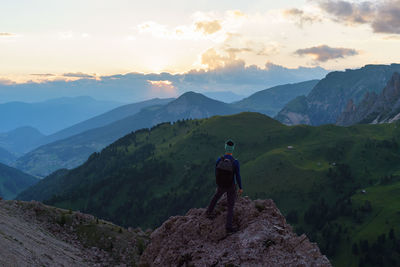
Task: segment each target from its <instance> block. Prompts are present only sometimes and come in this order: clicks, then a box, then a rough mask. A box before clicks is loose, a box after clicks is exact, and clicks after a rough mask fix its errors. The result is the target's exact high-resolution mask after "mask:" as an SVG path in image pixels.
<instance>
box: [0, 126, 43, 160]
mask: <svg viewBox="0 0 400 267" xmlns="http://www.w3.org/2000/svg"><path fill="white" fill-rule="evenodd" d="M44 138H45V135H43V134H42V133H41V132H39V131H38V130H37V129H35V128H33V127H29V126H25V127H19V128H17V129H15V130H12V131H9V132H7V133H0V147H2V148H4V149H6V150H8V151H10V152H12V153H14V154H15V155H18V156H20V155H22V154H25V153H27V152H29V151H31V150H32V149H34V148H36V147H38V146H39V145H40V144H41V143H43V141H44Z"/></svg>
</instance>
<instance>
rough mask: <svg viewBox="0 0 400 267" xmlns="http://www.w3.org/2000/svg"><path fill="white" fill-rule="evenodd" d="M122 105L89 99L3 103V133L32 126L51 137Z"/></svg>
mask: <svg viewBox="0 0 400 267" xmlns="http://www.w3.org/2000/svg"><path fill="white" fill-rule="evenodd" d="M118 106H121V103H117V102H111V101H97V100H95V99H93V98H91V97H88V96H81V97H63V98H56V99H50V100H47V101H44V102H37V103H23V102H8V103H4V104H0V121H1V124H0V132H9V131H11V130H14V129H16V128H20V127H25V126H30V127H33V128H36V129H37V130H38V131H40V132H42V133H44V134H45V135H48V134H52V133H54V132H56V131H59V130H62V129H64V128H66V127H69V126H71V125H74V124H76V123H78V122H81V121H83V120H86V119H89V118H91V117H94V116H96V115H99V114H101V113H104V112H106V111H108V110H111V109H113V108H115V107H118Z"/></svg>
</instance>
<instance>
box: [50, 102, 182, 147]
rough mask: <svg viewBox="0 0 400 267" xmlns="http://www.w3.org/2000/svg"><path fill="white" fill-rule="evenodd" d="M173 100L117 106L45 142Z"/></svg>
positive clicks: (54, 135)
mask: <svg viewBox="0 0 400 267" xmlns="http://www.w3.org/2000/svg"><path fill="white" fill-rule="evenodd" d="M172 100H174V98H164V99H160V98H153V99H150V100H146V101H142V102H137V103H132V104H127V105H123V106H120V107H117V108H115V109H113V110H110V111H108V112H105V113H103V114H100V115H98V116H95V117H93V118H90V119H88V120H85V121H82V122H80V123H77V124H74V125H73V126H71V127H68V128H66V129H63V130H61V131H58V132H56V133H54V134H51V135H49V136H47V137H46V138H45V140H44V141H45V142H44V143H46V144H47V143H51V142H54V141H57V140H61V139H65V138H68V137H70V136H73V135H76V134H79V133H82V132H85V131H87V130H90V129H94V128H99V127H102V126H105V125H107V124H110V123H112V122H115V121H118V120H121V119H123V118H126V117H129V116H132V115H134V114H136V113H138V112H139V111H140V110H141V109H142V108H145V107H148V106H154V105H165V104H167V103H169V102H171V101H172Z"/></svg>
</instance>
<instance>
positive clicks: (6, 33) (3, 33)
mask: <svg viewBox="0 0 400 267" xmlns="http://www.w3.org/2000/svg"><path fill="white" fill-rule="evenodd" d="M1 36H6V37H7V36H14V34H12V33H9V32H0V37H1Z"/></svg>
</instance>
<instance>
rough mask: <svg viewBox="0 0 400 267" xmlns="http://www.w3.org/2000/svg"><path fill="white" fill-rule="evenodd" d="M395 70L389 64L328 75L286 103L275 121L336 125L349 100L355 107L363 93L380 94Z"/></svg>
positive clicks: (397, 68) (292, 123)
mask: <svg viewBox="0 0 400 267" xmlns="http://www.w3.org/2000/svg"><path fill="white" fill-rule="evenodd" d="M399 71H400V64H391V65H366V66H365V67H363V68H361V69H356V70H346V71H344V72H342V71H335V72H331V73H329V74H328V75H326V77H325V78H324V79H322V80H321V81H320V82H318V84H317V85H316V86H315V87H314V88H313V90H311V92H310V93H309V94H308V95H307V96H300V97H297V98H296V99H294V100H292V101H290V102H289V103H288V104H287V105H286V106H285V107H284V108H283V109H282V110H281V111H280V112H279V113H278V115H277V116H276V119H278V120H279V121H281V122H283V123H285V124H288V125H294V124H310V125H321V124H330V123H336V121H337V119H338V118H339V116H340V114H341V113H342V112H343V111H344V110H345V109H346V106H347V104H348V102H349V101H350V100H352V101H353V103H354V104H356V105H358V104H359V103H360V102H361V101H362V99H363V97H364V95H365V94H366V93H367V92H370V93H372V92H374V93H376V94H380V93H381V91H382V90H383V88H384V87H385V86H386V84H387V82H388V81H389V80H390V78H391V77H392V75H393V73H394V72H399Z"/></svg>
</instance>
